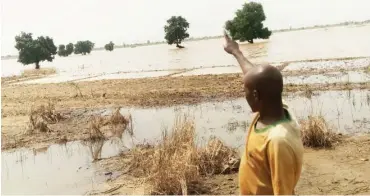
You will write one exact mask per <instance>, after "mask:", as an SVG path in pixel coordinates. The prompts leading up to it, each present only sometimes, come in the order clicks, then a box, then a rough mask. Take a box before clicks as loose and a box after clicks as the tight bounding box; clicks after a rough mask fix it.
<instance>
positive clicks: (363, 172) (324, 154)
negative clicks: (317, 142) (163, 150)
mask: <svg viewBox="0 0 370 196" xmlns="http://www.w3.org/2000/svg"><path fill="white" fill-rule="evenodd" d="M369 145H370V135H363V136H358V137H347V138H343V140H342V142H341V143H339V144H337V145H336V146H335V148H334V149H330V150H313V149H306V150H305V155H304V165H303V171H302V175H301V178H300V181H299V183H298V185H297V187H296V193H297V194H304V195H308V194H370V162H369V159H370V149H369V148H368V146H369ZM123 159H124V158H123V157H115V158H110V159H104V160H102V161H100V162H98V164H99V165H100V166H101V167H103V168H105V169H106V171H116V170H118V171H121V172H124V171H125V169H124V168H122V166H123V165H122V162H123V161H122V160H123ZM205 182H206V183H205V188H204V190H206V191H207V192H206V193H205V194H210V195H211V194H215V195H229V194H239V190H238V175H237V174H230V175H216V176H212V177H207V178H206V179H205ZM142 183H143V179H137V178H134V177H132V176H130V175H129V174H124V175H121V176H119V177H117V178H115V179H110V180H109V181H107V182H106V183H105V184H103V185H102V186H101V187H100V188H99V189H98V190H95V191H94V193H96V194H145V193H146V194H147V193H148V192H147V191H148V190H147V187H145V186H143V185H142Z"/></svg>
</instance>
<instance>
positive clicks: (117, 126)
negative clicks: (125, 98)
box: [109, 107, 134, 136]
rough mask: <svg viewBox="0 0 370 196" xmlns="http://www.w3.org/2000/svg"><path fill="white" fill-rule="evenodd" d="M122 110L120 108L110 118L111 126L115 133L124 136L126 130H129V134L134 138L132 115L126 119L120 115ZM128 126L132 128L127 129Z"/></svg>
mask: <svg viewBox="0 0 370 196" xmlns="http://www.w3.org/2000/svg"><path fill="white" fill-rule="evenodd" d="M120 109H121V108H120V107H118V108H117V109H116V111H115V112H114V113H113V114H112V116H111V117H110V118H109V124H110V125H111V127H112V129H113V130H114V132H120V133H121V134H122V133H123V132H124V131H125V130H127V131H128V132H129V134H130V135H131V136H133V135H134V132H133V127H132V117H131V114H129V115H128V116H126V117H125V116H123V115H122V114H121V113H120ZM128 125H130V127H127V126H128Z"/></svg>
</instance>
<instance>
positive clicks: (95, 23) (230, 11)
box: [1, 0, 370, 55]
mask: <svg viewBox="0 0 370 196" xmlns="http://www.w3.org/2000/svg"><path fill="white" fill-rule="evenodd" d="M244 2H246V1H245V0H187V1H184V0H32V1H31V0H1V25H2V30H1V48H2V51H1V53H2V55H7V54H16V53H17V51H16V49H15V48H14V36H15V35H17V34H19V33H20V32H21V31H26V32H32V33H33V34H34V35H35V36H38V35H48V36H51V37H53V38H54V42H55V44H56V45H58V44H67V43H68V42H76V41H77V40H86V39H89V40H91V41H93V42H95V43H96V46H97V47H99V46H103V45H104V44H105V43H107V42H109V41H113V42H115V43H117V44H122V43H123V42H125V43H133V42H143V41H146V40H153V41H157V40H163V37H164V32H163V26H164V25H165V22H166V20H167V19H168V18H169V17H171V16H172V15H182V16H184V17H185V18H186V19H187V20H188V22H189V23H190V28H189V33H190V36H192V37H199V36H207V35H220V34H221V32H222V27H223V25H224V22H225V21H226V20H228V19H231V18H232V17H233V15H234V12H235V11H236V10H237V9H239V8H241V6H242V4H243V3H244ZM259 2H262V4H263V6H264V9H265V14H266V16H267V20H266V22H265V25H267V26H268V27H269V28H271V29H280V28H289V27H290V26H292V27H301V26H312V25H316V24H329V23H338V22H344V21H352V20H354V21H361V20H367V19H370V11H369V7H370V2H369V1H367V0H351V1H349V0H260V1H259Z"/></svg>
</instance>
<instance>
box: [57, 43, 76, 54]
mask: <svg viewBox="0 0 370 196" xmlns="http://www.w3.org/2000/svg"><path fill="white" fill-rule="evenodd" d="M72 52H73V44H72V43H69V44H67V46H65V45H64V44H61V45H59V47H58V55H59V56H69V55H70V54H72Z"/></svg>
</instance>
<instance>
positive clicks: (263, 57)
mask: <svg viewBox="0 0 370 196" xmlns="http://www.w3.org/2000/svg"><path fill="white" fill-rule="evenodd" d="M369 32H370V25H352V26H341V27H331V28H322V29H310V30H301V31H290V32H280V33H275V34H273V35H272V36H271V37H270V39H269V40H263V41H258V40H257V42H256V43H255V44H253V45H252V44H243V45H241V49H242V50H243V51H244V52H245V54H246V55H248V56H249V57H250V59H251V60H252V61H253V62H260V63H261V62H282V61H298V60H308V59H327V58H341V57H359V56H369V54H370V44H369V43H370V36H368V35H369ZM184 45H185V46H186V48H185V49H181V50H180V49H176V48H175V47H174V46H168V45H165V44H162V45H152V46H144V47H136V48H122V49H116V50H114V51H113V52H106V51H93V52H92V53H91V54H90V55H86V56H79V55H72V56H70V57H65V58H63V57H56V58H55V60H54V61H53V62H42V63H41V66H42V67H55V68H56V69H57V71H58V73H59V74H63V75H65V76H66V77H73V76H74V77H82V78H84V77H85V78H87V77H90V76H91V75H101V74H103V75H104V74H112V73H118V72H133V71H153V70H169V69H192V68H199V67H211V66H227V65H235V64H236V61H235V59H233V57H232V56H231V55H228V54H226V53H225V52H224V51H223V48H222V45H223V40H222V39H221V38H220V39H209V40H201V41H192V42H185V43H184ZM1 62H2V77H5V76H11V75H18V74H20V73H21V71H22V70H23V69H25V68H26V69H32V68H33V67H34V65H29V66H26V67H23V66H22V65H21V64H19V63H17V62H16V59H9V60H2V61H1Z"/></svg>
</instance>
